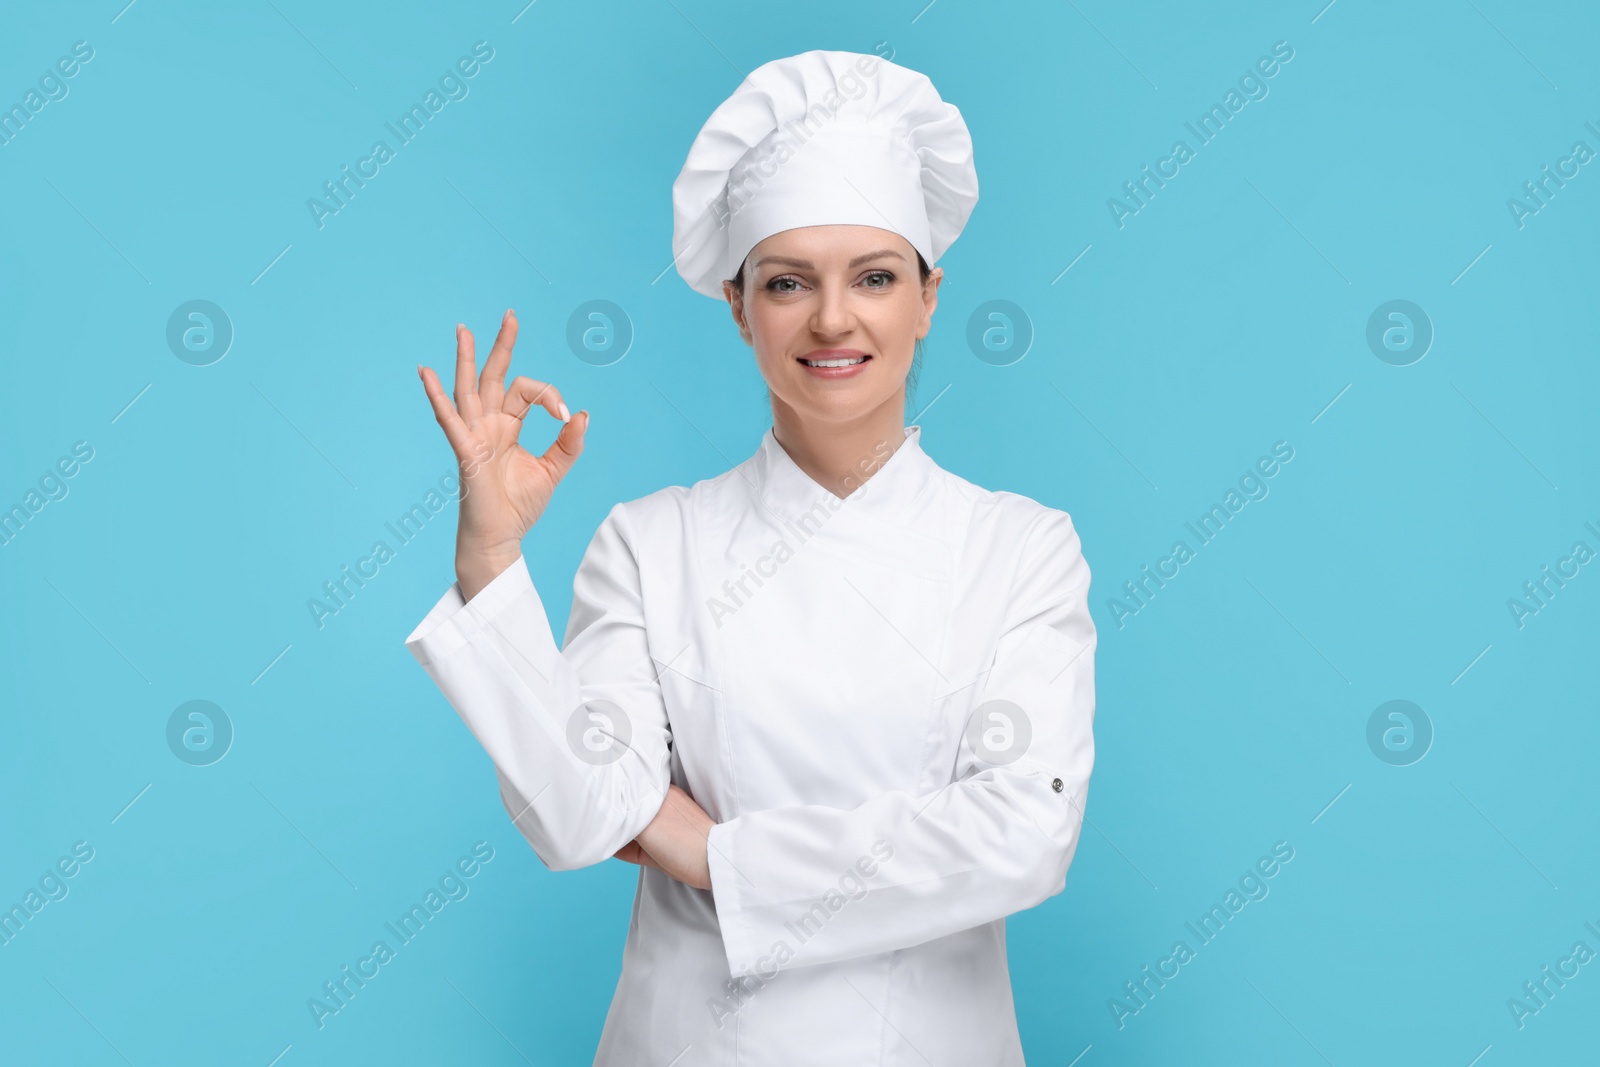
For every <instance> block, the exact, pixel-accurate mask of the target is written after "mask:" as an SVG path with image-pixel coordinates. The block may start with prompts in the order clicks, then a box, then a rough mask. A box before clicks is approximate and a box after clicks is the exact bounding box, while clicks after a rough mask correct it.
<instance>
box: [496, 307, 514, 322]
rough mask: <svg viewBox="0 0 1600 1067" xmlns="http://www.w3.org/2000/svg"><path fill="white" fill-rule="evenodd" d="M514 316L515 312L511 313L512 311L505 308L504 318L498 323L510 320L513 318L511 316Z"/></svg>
mask: <svg viewBox="0 0 1600 1067" xmlns="http://www.w3.org/2000/svg"><path fill="white" fill-rule="evenodd" d="M515 314H516V312H515V311H512V310H511V309H510V308H506V313H505V318H503V319H501V320H500V321H501V322H504V321H505V319H509V318H511V317H512V316H513V315H515Z"/></svg>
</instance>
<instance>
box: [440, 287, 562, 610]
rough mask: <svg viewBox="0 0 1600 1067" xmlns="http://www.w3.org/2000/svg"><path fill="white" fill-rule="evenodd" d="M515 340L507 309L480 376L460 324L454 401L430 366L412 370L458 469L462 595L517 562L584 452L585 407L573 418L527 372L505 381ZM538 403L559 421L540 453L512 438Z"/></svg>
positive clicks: (550, 389) (549, 387) (458, 572)
mask: <svg viewBox="0 0 1600 1067" xmlns="http://www.w3.org/2000/svg"><path fill="white" fill-rule="evenodd" d="M516 343H517V318H516V315H515V314H513V313H512V312H511V311H509V310H507V311H506V313H505V317H504V318H502V319H501V320H500V333H499V334H498V335H497V336H496V337H495V341H494V348H493V349H492V350H491V351H490V352H489V359H488V362H486V363H485V364H484V365H483V375H482V376H481V377H478V376H477V359H476V354H475V348H474V345H473V339H472V331H470V330H468V329H467V328H466V327H465V326H457V327H456V392H455V403H454V404H453V405H452V404H451V403H450V398H449V397H447V396H446V395H445V391H444V386H442V385H441V384H440V383H439V377H438V375H436V374H434V372H433V371H432V369H430V368H427V367H421V366H419V367H418V368H417V374H418V376H419V377H421V379H422V386H423V388H424V389H425V390H426V391H427V394H428V400H429V401H430V402H431V403H432V404H433V413H434V416H435V418H437V419H438V421H439V426H440V427H441V428H442V429H443V430H444V435H445V437H446V438H447V439H448V440H449V442H450V447H451V449H453V450H454V452H455V454H456V461H457V463H458V464H460V467H461V509H460V519H459V523H458V526H457V528H456V578H457V579H458V581H459V582H460V585H461V595H462V597H463V598H465V599H467V600H471V599H472V598H473V597H474V596H476V595H477V594H478V592H479V590H481V589H482V588H483V587H484V586H486V585H488V584H489V582H491V581H492V580H494V578H495V577H496V576H497V575H499V574H500V573H501V572H503V571H504V570H505V569H506V568H507V567H509V566H511V564H513V563H515V562H516V560H517V557H518V556H519V555H521V553H522V538H523V537H524V536H526V534H527V532H528V531H529V530H530V529H531V528H532V527H533V524H534V523H535V522H537V521H538V519H539V516H540V515H542V514H544V509H545V508H546V506H548V505H549V503H550V497H551V495H552V494H553V493H554V492H555V488H556V486H557V485H558V484H559V483H560V481H561V479H562V478H564V477H566V474H567V472H568V471H569V470H571V469H572V465H573V463H574V462H576V461H577V458H578V457H579V456H580V455H582V454H583V438H584V435H585V434H586V433H587V432H588V430H589V413H588V412H587V411H580V412H578V415H577V416H576V417H573V416H571V415H570V414H569V413H568V411H567V406H566V404H564V403H562V401H561V393H560V391H559V390H557V389H556V387H555V386H553V385H550V384H549V383H547V382H540V381H535V380H534V379H532V378H526V377H518V378H514V379H512V382H511V384H510V386H507V385H506V384H505V377H506V370H507V368H509V367H510V366H511V349H512V347H513V346H514V345H515V344H516ZM535 404H538V405H540V406H541V407H543V408H544V410H545V411H547V412H549V413H550V414H551V415H552V416H554V417H555V418H558V419H560V420H561V421H562V423H563V425H562V427H561V432H560V433H559V434H557V436H556V439H555V441H554V443H552V444H551V445H550V447H549V448H548V449H547V450H546V451H545V453H544V455H542V456H535V455H533V454H532V453H530V452H528V451H527V450H526V449H524V448H523V447H522V446H521V445H520V444H518V442H517V437H518V435H519V434H520V433H521V432H522V420H523V419H524V417H526V416H527V414H528V412H529V411H530V410H532V408H533V406H534V405H535Z"/></svg>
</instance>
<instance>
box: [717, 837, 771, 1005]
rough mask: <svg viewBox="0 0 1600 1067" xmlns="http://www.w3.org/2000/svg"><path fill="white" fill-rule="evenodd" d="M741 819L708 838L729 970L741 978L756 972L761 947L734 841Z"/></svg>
mask: <svg viewBox="0 0 1600 1067" xmlns="http://www.w3.org/2000/svg"><path fill="white" fill-rule="evenodd" d="M738 825H739V820H738V819H736V818H735V819H730V820H728V821H727V822H722V823H717V824H716V825H715V826H713V827H712V828H711V833H710V834H709V835H708V836H707V837H706V862H707V866H709V868H710V870H711V902H712V907H714V908H715V909H716V912H717V926H718V928H719V929H720V930H721V931H722V947H723V951H724V953H725V954H726V955H727V958H728V971H729V973H730V974H731V975H732V976H733V977H735V978H737V977H740V976H742V975H748V974H754V973H755V970H756V965H757V959H756V957H757V955H758V954H759V950H758V949H757V947H756V946H755V944H754V943H753V942H752V941H751V937H750V927H749V923H748V922H747V916H746V913H745V906H744V890H745V878H744V875H742V874H740V873H739V869H738V866H737V863H738V858H737V856H736V854H735V845H734V841H735V838H736V837H737V834H736V833H735V831H736V830H737V829H738Z"/></svg>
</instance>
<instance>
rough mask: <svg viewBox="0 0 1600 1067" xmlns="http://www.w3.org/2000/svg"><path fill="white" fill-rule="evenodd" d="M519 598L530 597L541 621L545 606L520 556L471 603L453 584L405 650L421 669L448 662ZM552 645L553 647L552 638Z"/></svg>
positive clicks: (419, 625) (410, 637)
mask: <svg viewBox="0 0 1600 1067" xmlns="http://www.w3.org/2000/svg"><path fill="white" fill-rule="evenodd" d="M522 597H531V598H532V603H531V604H530V607H531V608H532V609H533V610H534V611H536V612H537V614H538V616H539V617H540V618H543V617H544V603H543V602H542V601H541V600H540V599H539V592H538V590H537V589H535V588H534V585H533V578H532V576H530V575H529V574H528V564H527V561H526V560H525V559H524V558H523V557H522V556H520V555H519V556H518V557H517V559H516V562H514V563H512V564H511V566H509V567H507V568H506V569H505V570H503V571H501V572H500V573H499V574H498V575H496V576H495V578H494V580H493V581H491V582H490V583H489V584H488V585H486V586H484V587H483V588H482V589H480V590H479V591H478V595H477V596H475V597H473V598H472V599H471V600H470V601H468V600H464V599H463V598H462V596H461V583H460V582H452V583H451V584H450V588H449V589H447V590H445V593H444V596H442V597H440V598H439V602H438V603H437V604H435V605H434V606H433V610H431V611H429V612H428V614H427V615H426V616H425V617H424V618H423V620H422V622H420V623H418V624H417V628H416V629H415V630H413V631H411V635H410V636H409V637H407V638H406V648H407V649H408V650H409V651H410V652H411V654H412V655H413V656H414V657H416V660H417V662H418V663H420V664H422V665H423V666H428V665H429V664H433V663H439V662H442V661H443V660H446V659H449V658H450V657H451V656H452V655H454V654H455V653H456V652H457V651H458V650H459V649H460V648H461V647H462V646H463V645H465V644H467V643H468V642H469V641H470V640H472V639H473V638H474V637H476V636H477V635H478V634H480V633H482V632H483V631H484V630H487V629H489V628H490V626H491V623H492V622H493V620H494V619H495V618H496V617H497V616H499V615H500V614H501V613H503V612H504V611H505V610H506V608H507V607H508V606H510V605H511V604H513V603H515V602H516V601H517V600H518V599H520V598H522ZM551 644H552V645H553V644H554V638H553V635H552V638H551ZM557 652H558V653H559V649H558V650H557Z"/></svg>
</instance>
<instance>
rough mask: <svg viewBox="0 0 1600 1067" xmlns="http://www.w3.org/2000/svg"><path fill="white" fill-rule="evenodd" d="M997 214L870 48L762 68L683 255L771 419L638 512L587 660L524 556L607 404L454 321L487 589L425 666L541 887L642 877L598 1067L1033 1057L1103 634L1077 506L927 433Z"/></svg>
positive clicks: (591, 634) (467, 598)
mask: <svg viewBox="0 0 1600 1067" xmlns="http://www.w3.org/2000/svg"><path fill="white" fill-rule="evenodd" d="M977 196H978V186H977V176H976V173H975V171H974V169H973V163H972V143H971V140H970V138H969V136H968V133H967V128H966V125H965V123H964V122H963V120H962V117H961V113H960V112H959V111H958V110H957V109H956V108H955V107H954V106H952V105H950V104H947V103H945V102H944V101H942V100H941V99H940V98H939V94H938V93H937V92H936V91H935V89H934V87H933V85H932V83H930V82H929V80H928V79H927V78H926V77H925V76H923V75H922V74H919V73H916V72H914V71H911V70H907V69H905V68H904V67H899V66H896V65H894V64H892V63H889V62H886V61H883V60H881V59H879V58H878V57H876V56H867V55H858V54H855V53H850V52H825V51H815V52H807V53H804V54H802V55H797V56H792V57H790V58H787V59H780V60H776V61H774V62H771V63H767V64H765V65H764V66H762V67H760V68H758V69H757V70H756V71H754V72H753V73H751V74H750V75H749V76H748V77H747V78H746V79H745V80H744V82H743V83H742V84H741V85H740V86H739V87H738V89H737V90H736V91H735V92H734V94H733V95H732V96H731V97H729V98H728V99H727V100H726V101H725V102H724V103H723V104H722V105H721V106H720V107H718V108H717V109H716V111H714V112H713V113H712V115H711V117H710V119H709V120H708V121H707V122H706V124H705V127H704V128H703V129H702V130H701V131H700V134H699V136H698V137H697V138H696V139H695V141H694V144H693V145H692V146H691V147H690V149H689V156H688V160H687V162H686V163H685V164H684V167H683V171H682V173H681V174H680V175H679V177H678V179H677V182H676V184H675V185H674V186H673V211H674V220H675V233H674V237H673V250H674V252H675V253H676V263H677V267H678V270H679V271H680V272H681V273H682V275H683V277H684V279H685V280H686V281H687V282H688V283H689V285H690V286H691V287H693V288H694V289H695V290H696V291H697V292H700V293H704V294H706V295H707V296H714V297H721V298H723V299H726V300H727V301H728V303H729V305H730V308H731V311H732V314H733V320H734V322H735V323H736V324H737V326H738V328H739V333H740V335H741V336H742V337H743V338H744V340H745V342H746V343H748V344H749V345H751V347H752V348H753V349H754V351H755V358H756V362H757V364H758V366H759V367H760V371H761V375H762V377H763V378H764V379H765V380H766V383H767V386H768V388H769V390H770V393H771V399H772V425H771V426H770V427H769V428H768V429H767V431H766V433H765V434H764V435H763V437H762V439H761V442H760V445H759V447H757V448H756V450H755V453H754V454H753V455H751V456H750V458H748V459H747V460H745V461H744V462H743V463H741V464H739V465H738V466H736V467H734V468H733V469H732V470H729V471H727V472H726V473H724V474H722V475H720V476H718V477H715V478H711V479H708V480H705V481H701V482H697V483H696V484H694V485H692V486H689V487H688V488H684V487H682V486H669V487H667V488H665V489H662V490H660V491H658V492H656V493H652V494H651V495H649V496H646V497H643V498H641V499H638V500H633V501H629V502H626V503H619V504H617V505H615V506H614V507H612V508H611V510H610V512H609V513H608V514H607V515H606V517H605V520H604V521H603V522H602V523H601V525H600V528H599V530H598V531H597V532H596V533H595V535H594V539H593V542H592V543H591V544H590V546H589V548H588V551H587V553H586V554H585V555H584V557H583V561H582V563H581V565H580V566H579V568H578V572H577V577H576V580H575V582H574V590H573V594H574V595H573V602H572V613H571V617H570V620H569V623H568V626H567V632H566V639H565V641H564V642H563V644H562V645H561V646H558V645H557V644H556V642H555V639H554V636H553V634H552V633H551V630H550V625H549V623H548V621H547V619H546V616H545V609H544V604H543V601H542V600H541V598H540V595H539V593H538V592H537V591H536V590H535V589H534V586H533V584H532V582H531V580H530V578H529V575H528V570H527V567H526V566H525V564H524V561H523V558H522V555H521V549H520V544H521V541H522V538H523V536H524V535H525V534H526V533H527V531H528V529H529V528H530V527H531V526H532V525H533V523H534V522H535V521H537V520H538V518H539V516H540V515H541V514H542V513H543V512H544V510H545V507H546V505H547V504H548V503H549V501H550V497H551V493H552V491H553V490H554V489H555V487H556V485H557V483H558V482H560V480H561V479H562V477H563V476H564V475H565V474H566V473H567V471H568V470H570V469H571V467H572V465H573V463H574V461H575V460H576V459H577V457H578V456H579V454H580V453H581V452H582V450H583V440H584V434H585V432H586V431H587V430H588V425H589V416H588V413H587V412H586V411H585V412H579V413H578V415H577V416H571V415H570V414H569V413H568V410H567V408H566V405H565V404H563V403H562V402H561V394H560V392H559V391H558V390H557V389H556V388H555V387H554V386H553V385H548V384H546V383H544V382H539V381H534V380H532V379H530V378H526V377H518V378H514V379H513V380H512V381H511V382H510V383H509V385H508V384H506V383H505V376H506V371H507V368H508V367H509V365H510V362H511V353H512V346H513V344H514V343H515V341H516V336H517V320H516V318H515V317H514V316H513V315H512V313H511V312H509V311H508V312H507V313H506V316H505V318H504V320H503V321H502V323H501V326H500V332H499V336H498V337H497V338H496V340H495V344H494V349H493V351H491V352H490V354H489V358H488V360H487V362H486V363H485V365H484V368H483V373H482V376H481V377H478V378H476V380H475V378H474V375H475V372H476V361H475V356H474V347H473V337H472V334H471V333H470V332H469V331H467V330H466V329H465V327H458V329H457V350H456V381H455V402H454V404H452V403H451V401H450V399H449V398H448V397H447V396H446V394H445V392H444V388H443V386H442V385H441V384H440V382H439V379H438V377H437V376H436V375H435V374H434V373H433V372H432V371H431V370H423V371H420V373H421V376H422V380H423V383H424V385H425V387H426V389H427V393H428V397H429V399H430V401H431V402H432V405H433V409H434V413H435V415H436V416H437V418H438V421H439V423H440V425H441V426H442V427H443V429H444V431H445V435H446V436H447V437H448V438H449V441H450V444H451V446H452V448H453V449H454V451H455V453H456V456H457V458H458V459H459V460H460V463H461V467H462V481H463V485H464V488H465V491H464V492H463V494H462V499H461V509H460V526H459V530H458V535H457V549H456V576H457V578H458V579H459V581H458V583H457V584H456V585H455V586H453V587H452V588H451V589H450V590H449V591H448V592H446V593H445V595H444V597H443V598H442V599H441V600H440V601H439V603H438V604H437V605H436V606H435V607H434V608H433V610H432V611H430V612H429V613H428V615H427V617H426V618H424V619H423V621H422V623H421V625H419V626H418V627H417V629H416V631H415V632H414V633H412V635H411V636H410V637H409V638H408V639H407V641H406V646H407V648H409V649H410V650H411V652H412V653H413V655H415V657H416V658H417V660H418V662H420V663H421V664H422V666H423V667H424V668H425V669H426V670H427V672H428V674H429V675H430V676H431V677H432V678H433V680H434V682H435V683H436V684H437V685H438V686H439V688H440V690H442V691H443V693H444V695H445V696H446V698H448V700H449V701H450V703H451V705H453V706H454V707H455V709H456V711H457V712H458V713H459V714H460V716H461V718H462V719H463V720H464V721H465V723H466V724H467V726H468V727H469V728H470V729H471V731H472V733H473V735H474V736H475V737H476V738H477V739H478V741H479V742H480V743H481V744H482V745H483V747H484V749H485V750H486V751H487V752H488V754H489V755H490V756H491V757H492V758H493V761H494V764H495V768H496V771H497V774H498V777H499V781H500V791H501V796H502V798H503V800H504V802H505V805H506V809H507V810H508V812H509V813H510V814H511V816H512V818H513V821H514V822H515V824H516V827H517V829H518V830H519V831H521V833H522V834H523V836H525V837H526V838H527V839H528V841H529V842H530V843H531V844H532V846H533V849H534V851H535V852H537V853H538V855H539V858H540V859H541V860H542V861H543V862H544V863H545V865H546V866H548V867H549V868H550V869H551V870H557V871H561V870H572V869H575V868H579V867H586V866H589V865H591V864H596V863H599V862H601V861H602V860H605V859H607V858H609V857H612V856H617V857H619V858H621V859H625V860H629V861H632V862H635V863H638V864H639V865H640V877H639V886H638V895H637V898H636V902H635V905H634V911H633V919H632V922H631V924H630V927H629V931H628V939H627V947H626V950H625V952H624V955H623V965H622V976H621V979H620V981H619V983H618V985H617V990H616V995H615V998H614V999H613V1001H612V1003H611V1009H610V1012H609V1014H608V1015H607V1017H606V1022H605V1029H604V1032H603V1034H602V1036H601V1039H600V1046H599V1051H598V1053H597V1055H596V1057H595V1061H594V1062H595V1063H596V1064H599V1065H616V1067H624V1065H625V1067H667V1065H668V1064H672V1065H673V1067H690V1065H695V1064H704V1065H719V1067H721V1065H729V1067H731V1065H734V1064H738V1065H741V1067H761V1065H768V1064H774V1065H776V1064H783V1065H795V1064H828V1065H829V1067H840V1065H852V1067H853V1065H865V1064H876V1065H891V1064H893V1065H909V1064H918V1065H921V1064H932V1065H935V1067H946V1065H948V1067H1000V1065H1007V1067H1009V1065H1017V1064H1021V1063H1022V1062H1023V1058H1022V1048H1021V1044H1020V1042H1019V1039H1018V1035H1017V1025H1016V1017H1015V1012H1014V1009H1013V1006H1012V996H1011V984H1010V977H1009V974H1008V971H1007V966H1006V940H1005V917H1006V916H1007V915H1010V914H1012V913H1013V912H1016V911H1020V910H1022V909H1025V908H1029V907H1032V906H1033V905H1036V904H1038V903H1039V902H1041V901H1043V900H1045V899H1046V898H1047V897H1050V896H1052V895H1053V894H1056V893H1059V892H1060V891H1061V890H1062V888H1063V886H1064V884H1065V880H1066V874H1067V866H1068V864H1069V863H1071V861H1072V856H1073V853H1074V851H1075V850H1076V848H1077V844H1078V834H1079V829H1080V827H1081V824H1082V818H1083V804H1084V801H1085V797H1086V793H1087V789H1088V784H1089V772H1090V769H1091V767H1092V765H1093V763H1094V740H1093V737H1092V734H1091V726H1092V722H1093V718H1094V648H1095V639H1096V638H1095V629H1094V625H1093V623H1092V622H1091V621H1090V618H1089V610H1088V605H1087V600H1086V597H1087V594H1088V590H1089V568H1088V566H1087V564H1086V563H1085V562H1084V557H1083V553H1082V550H1081V547H1080V544H1079V539H1078V534H1077V532H1076V531H1075V530H1074V528H1073V523H1072V520H1071V518H1070V517H1069V516H1068V515H1067V513H1066V512H1063V511H1058V510H1055V509H1053V508H1049V507H1045V506H1044V505H1042V504H1039V503H1037V502H1035V501H1033V500H1031V499H1029V498H1027V497H1024V496H1019V495H1016V494H1014V493H1007V492H991V491H989V490H987V489H983V488H981V487H979V486H977V485H974V484H972V483H971V482H968V481H965V480H964V479H962V478H959V477H957V476H955V475H954V474H951V473H949V472H948V471H946V470H944V469H943V468H942V467H940V466H939V465H938V464H937V463H935V462H934V461H933V459H932V458H931V457H930V456H929V455H928V454H927V453H926V452H924V451H923V449H922V444H921V428H920V427H918V426H906V425H905V401H906V378H907V375H908V374H909V373H910V372H911V371H912V369H913V358H914V350H915V348H916V343H917V342H918V341H920V340H921V339H922V338H923V337H924V336H926V335H927V333H928V329H929V326H930V324H931V321H932V316H933V312H934V308H935V307H936V306H937V304H938V292H939V283H940V280H941V277H942V271H941V270H940V269H939V268H937V267H934V266H933V265H934V264H935V263H937V261H938V259H939V257H940V255H942V254H943V252H944V251H945V249H946V248H948V247H949V246H950V244H951V242H953V241H954V240H955V239H956V236H957V235H958V234H959V233H960V232H961V229H962V226H963V225H964V224H965V222H966V220H967V217H968V216H969V215H970V213H971V211H972V208H973V205H974V204H975V203H976V201H977ZM930 268H931V269H930ZM535 404H537V405H539V406H541V407H542V408H543V409H544V410H545V411H547V412H549V413H550V414H551V415H553V416H554V417H556V418H557V419H560V420H561V421H562V422H563V423H564V425H563V426H562V428H561V431H560V433H559V435H558V436H557V438H556V440H555V443H554V444H553V445H552V446H551V447H550V449H549V451H547V452H546V453H545V454H544V455H543V456H535V455H533V454H531V453H529V452H527V451H524V450H523V449H522V448H521V447H520V446H519V445H518V443H517V441H518V434H519V432H520V431H521V430H522V420H523V418H524V417H525V416H526V415H527V413H528V412H529V411H530V410H532V407H533V405H535ZM639 444H640V447H645V442H642V441H641V442H640V443H639Z"/></svg>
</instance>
